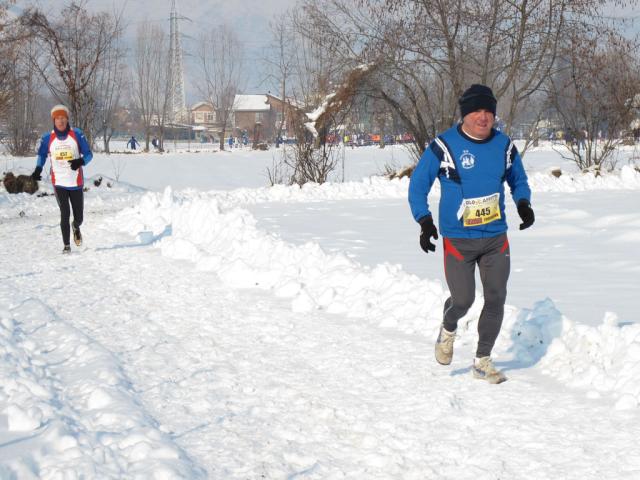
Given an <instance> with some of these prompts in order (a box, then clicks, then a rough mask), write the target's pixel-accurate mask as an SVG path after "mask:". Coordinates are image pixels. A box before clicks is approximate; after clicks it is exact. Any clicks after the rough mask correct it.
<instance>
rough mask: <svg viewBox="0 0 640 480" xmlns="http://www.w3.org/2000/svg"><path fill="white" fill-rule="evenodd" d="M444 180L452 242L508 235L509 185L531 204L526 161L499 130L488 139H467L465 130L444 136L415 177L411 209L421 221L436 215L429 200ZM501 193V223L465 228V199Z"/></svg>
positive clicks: (443, 210)
mask: <svg viewBox="0 0 640 480" xmlns="http://www.w3.org/2000/svg"><path fill="white" fill-rule="evenodd" d="M436 178H438V179H439V180H440V187H441V196H440V208H439V217H440V218H439V222H438V223H439V227H440V233H441V234H442V235H443V236H444V237H449V238H486V237H495V236H498V235H501V234H503V233H504V232H506V231H507V222H506V217H505V211H504V182H505V180H506V182H507V184H508V185H509V187H510V189H511V197H512V198H513V200H514V202H516V204H517V203H518V201H519V200H521V199H525V200H527V201H528V202H531V189H530V188H529V183H528V180H527V174H526V173H525V171H524V166H523V164H522V159H521V158H520V154H519V153H518V150H517V148H516V147H515V145H514V144H513V142H512V141H511V139H510V138H509V137H507V136H506V135H504V134H502V133H500V132H498V131H497V130H495V129H493V130H492V131H491V134H490V135H489V137H488V138H486V139H485V140H475V139H473V138H471V137H469V136H468V135H466V134H465V133H464V132H463V131H462V128H461V126H460V125H457V126H454V127H452V128H450V129H449V130H446V131H445V132H444V133H442V134H441V135H439V136H438V137H437V138H436V139H435V140H434V141H433V142H431V144H430V145H429V147H428V148H427V150H425V152H424V154H423V155H422V157H421V158H420V161H419V162H418V165H417V166H416V168H415V170H414V171H413V173H412V174H411V182H410V184H409V205H410V207H411V213H412V214H413V218H414V219H415V220H416V221H418V222H419V221H420V220H421V219H422V218H423V217H426V216H427V215H431V211H430V209H429V202H428V200H427V195H428V194H429V191H430V190H431V187H432V186H433V182H434V181H435V179H436ZM496 193H497V194H499V208H500V213H501V215H500V218H499V219H496V220H494V221H491V222H490V223H486V224H481V225H473V226H464V225H463V221H462V218H461V213H460V212H461V206H462V204H463V201H464V200H465V199H474V198H479V197H486V196H489V195H494V194H496Z"/></svg>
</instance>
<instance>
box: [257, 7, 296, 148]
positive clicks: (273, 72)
mask: <svg viewBox="0 0 640 480" xmlns="http://www.w3.org/2000/svg"><path fill="white" fill-rule="evenodd" d="M270 28H271V35H272V43H271V45H269V46H268V47H267V54H266V56H265V59H264V63H265V65H266V67H267V72H268V74H267V79H268V81H269V82H271V83H272V84H273V85H274V86H275V87H276V88H275V89H276V91H278V92H279V94H280V99H281V100H282V110H281V111H280V112H279V113H280V119H279V121H278V124H277V125H276V145H279V140H280V138H282V131H283V129H284V127H285V124H286V116H287V110H288V109H287V96H288V90H287V88H290V86H289V85H288V83H289V80H290V77H291V76H292V74H293V60H294V57H293V56H292V55H291V52H290V46H291V44H292V42H293V38H294V33H293V32H292V31H291V25H290V23H289V21H288V19H287V17H286V16H278V17H277V18H276V19H274V21H273V22H271V23H270Z"/></svg>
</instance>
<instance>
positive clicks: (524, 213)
mask: <svg viewBox="0 0 640 480" xmlns="http://www.w3.org/2000/svg"><path fill="white" fill-rule="evenodd" d="M518 215H520V218H521V219H522V223H521V224H520V230H524V229H525V228H529V227H530V226H531V225H533V222H535V221H536V216H535V215H534V214H533V210H532V208H531V204H530V203H529V200H526V199H524V198H521V199H520V200H518Z"/></svg>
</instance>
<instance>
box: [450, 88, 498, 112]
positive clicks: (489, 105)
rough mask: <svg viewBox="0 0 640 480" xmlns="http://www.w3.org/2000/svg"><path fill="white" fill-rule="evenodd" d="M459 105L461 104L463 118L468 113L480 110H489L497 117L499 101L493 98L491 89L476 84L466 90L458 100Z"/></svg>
mask: <svg viewBox="0 0 640 480" xmlns="http://www.w3.org/2000/svg"><path fill="white" fill-rule="evenodd" d="M458 104H460V115H462V118H464V116H465V115H467V114H468V113H471V112H475V111H476V110H480V109H485V110H488V111H490V112H491V113H493V114H494V115H495V114H496V105H497V104H498V100H496V97H494V96H493V92H492V91H491V89H490V88H489V87H487V86H485V85H480V84H478V83H474V84H473V85H471V86H470V87H469V88H467V89H466V90H465V92H464V93H463V94H462V96H461V97H460V99H459V100H458Z"/></svg>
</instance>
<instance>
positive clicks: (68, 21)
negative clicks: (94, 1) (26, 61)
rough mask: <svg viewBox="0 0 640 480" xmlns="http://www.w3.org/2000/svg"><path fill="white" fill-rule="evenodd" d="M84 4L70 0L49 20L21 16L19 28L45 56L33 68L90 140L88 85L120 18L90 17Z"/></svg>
mask: <svg viewBox="0 0 640 480" xmlns="http://www.w3.org/2000/svg"><path fill="white" fill-rule="evenodd" d="M85 4H86V2H85V1H82V0H81V1H75V0H72V1H71V2H70V3H69V4H68V5H67V6H65V7H64V8H62V10H61V11H60V14H59V15H58V16H57V17H56V18H55V19H53V20H51V16H50V15H48V14H45V13H43V12H41V11H39V10H32V11H28V12H26V13H25V14H24V15H23V19H22V21H23V25H24V26H25V27H28V28H29V29H30V31H31V32H33V34H34V35H35V36H36V38H37V39H38V40H39V41H40V42H41V45H42V48H43V50H44V51H45V52H46V53H47V55H45V56H42V57H37V58H34V59H33V61H34V65H35V66H36V68H37V69H38V71H39V72H40V74H41V75H42V78H43V80H44V82H45V84H46V85H47V87H48V88H49V90H50V91H51V93H52V94H53V95H54V97H56V98H57V99H58V100H59V101H61V102H64V103H66V104H68V106H69V110H70V111H71V115H72V118H73V120H74V122H75V124H76V125H77V126H78V127H80V128H82V129H83V130H84V131H85V132H86V134H87V138H88V139H89V141H90V142H91V141H92V138H93V137H92V128H91V127H92V126H93V124H94V115H95V111H96V98H95V97H94V93H95V92H94V91H93V89H92V85H93V82H94V76H95V75H96V74H97V72H98V71H99V68H100V66H101V62H102V61H103V60H104V56H105V54H106V52H108V50H109V48H110V45H111V43H112V42H113V41H114V39H116V38H119V34H120V30H121V24H120V19H119V18H118V17H116V16H114V15H111V14H108V13H105V12H103V13H96V14H90V13H89V12H88V11H87V10H86V8H85Z"/></svg>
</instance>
